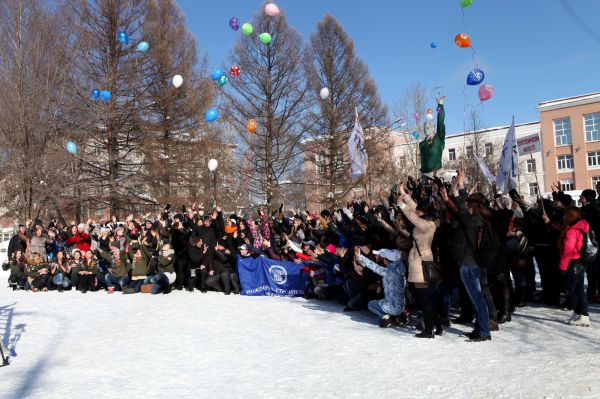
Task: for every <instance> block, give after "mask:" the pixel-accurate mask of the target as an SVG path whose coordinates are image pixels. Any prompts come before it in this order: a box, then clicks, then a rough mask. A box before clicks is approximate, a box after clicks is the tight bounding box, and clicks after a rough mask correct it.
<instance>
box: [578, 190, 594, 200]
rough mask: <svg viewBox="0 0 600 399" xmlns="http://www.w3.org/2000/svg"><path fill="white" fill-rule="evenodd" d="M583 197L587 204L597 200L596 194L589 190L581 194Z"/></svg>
mask: <svg viewBox="0 0 600 399" xmlns="http://www.w3.org/2000/svg"><path fill="white" fill-rule="evenodd" d="M581 196H582V197H583V198H585V200H586V201H587V202H592V201H594V200H595V199H596V192H595V191H594V190H591V189H589V188H587V189H585V190H583V191H582V192H581Z"/></svg>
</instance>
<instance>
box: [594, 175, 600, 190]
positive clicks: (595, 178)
mask: <svg viewBox="0 0 600 399" xmlns="http://www.w3.org/2000/svg"><path fill="white" fill-rule="evenodd" d="M598 183H600V176H592V188H593V189H595V188H596V186H597V185H598Z"/></svg>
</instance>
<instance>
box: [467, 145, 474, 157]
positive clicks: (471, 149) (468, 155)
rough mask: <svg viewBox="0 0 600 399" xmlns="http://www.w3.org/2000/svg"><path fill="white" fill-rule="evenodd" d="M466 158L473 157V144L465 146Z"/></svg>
mask: <svg viewBox="0 0 600 399" xmlns="http://www.w3.org/2000/svg"><path fill="white" fill-rule="evenodd" d="M467 159H473V146H472V145H468V146H467Z"/></svg>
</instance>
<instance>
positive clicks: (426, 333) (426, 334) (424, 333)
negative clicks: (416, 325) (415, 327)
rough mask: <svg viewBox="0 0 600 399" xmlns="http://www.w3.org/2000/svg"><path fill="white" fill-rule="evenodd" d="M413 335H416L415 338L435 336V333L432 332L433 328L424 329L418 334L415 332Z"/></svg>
mask: <svg viewBox="0 0 600 399" xmlns="http://www.w3.org/2000/svg"><path fill="white" fill-rule="evenodd" d="M415 337H417V338H435V335H434V334H433V330H424V331H422V332H420V333H418V334H415Z"/></svg>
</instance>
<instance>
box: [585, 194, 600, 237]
mask: <svg viewBox="0 0 600 399" xmlns="http://www.w3.org/2000/svg"><path fill="white" fill-rule="evenodd" d="M581 213H582V214H583V218H584V219H585V220H586V222H588V224H589V225H590V228H591V229H592V231H593V232H594V234H595V235H596V237H600V201H598V200H597V199H596V200H594V201H593V202H592V203H589V204H585V205H584V206H582V207H581Z"/></svg>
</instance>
